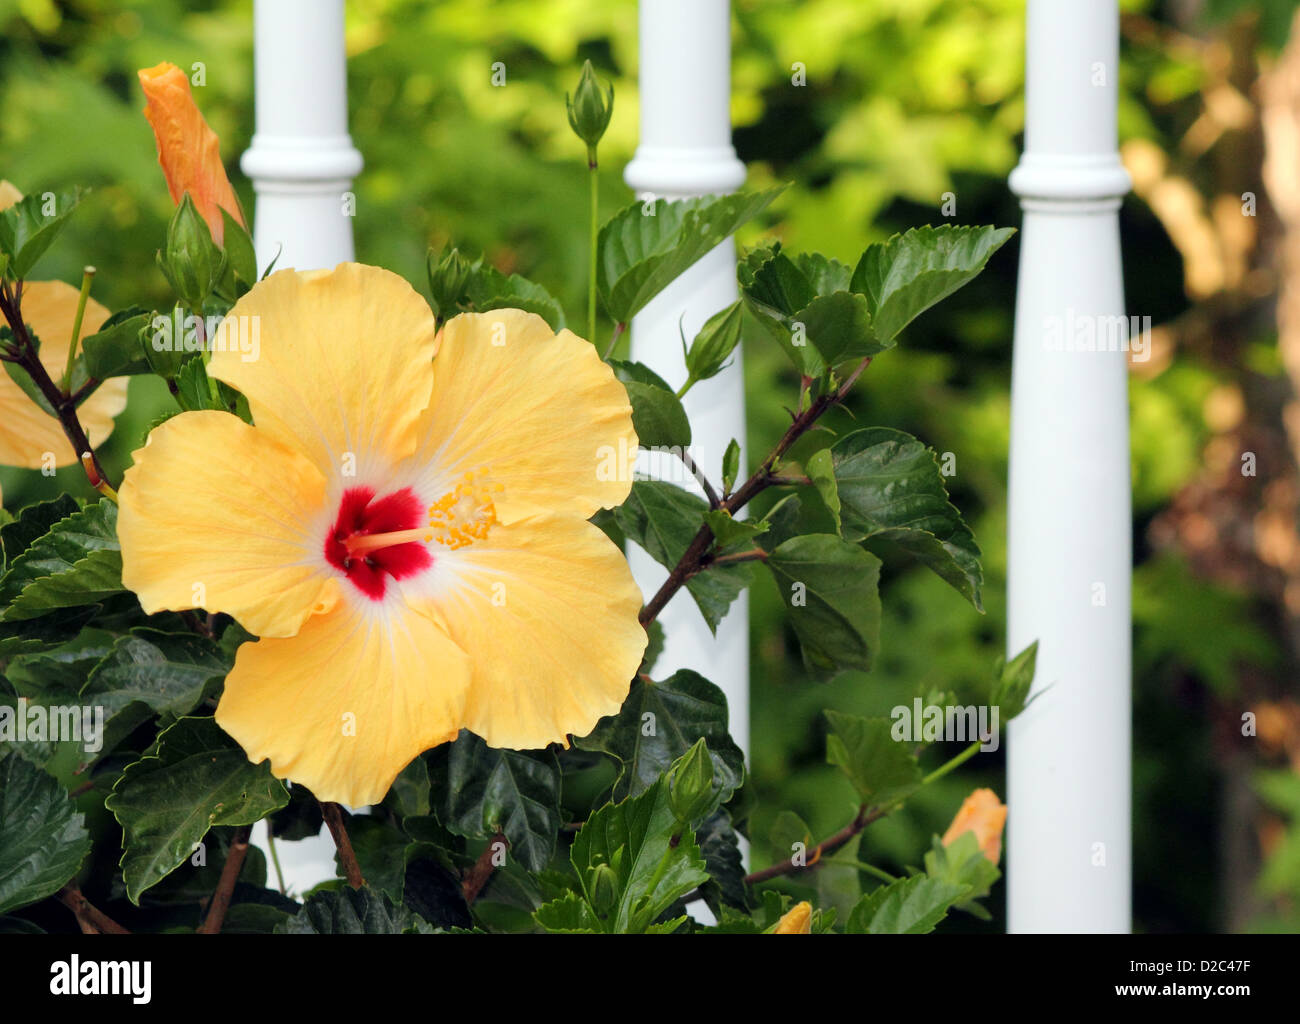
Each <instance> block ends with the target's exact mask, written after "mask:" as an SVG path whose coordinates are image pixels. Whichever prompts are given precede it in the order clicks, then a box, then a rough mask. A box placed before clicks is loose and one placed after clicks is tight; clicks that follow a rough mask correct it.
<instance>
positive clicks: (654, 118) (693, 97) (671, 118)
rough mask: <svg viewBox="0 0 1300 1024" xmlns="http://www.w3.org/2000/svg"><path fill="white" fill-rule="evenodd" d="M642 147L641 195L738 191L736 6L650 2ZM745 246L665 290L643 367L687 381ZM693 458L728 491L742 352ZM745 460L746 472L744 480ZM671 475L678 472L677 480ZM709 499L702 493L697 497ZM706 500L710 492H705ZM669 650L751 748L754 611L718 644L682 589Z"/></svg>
mask: <svg viewBox="0 0 1300 1024" xmlns="http://www.w3.org/2000/svg"><path fill="white" fill-rule="evenodd" d="M639 25H640V39H639V52H640V62H641V66H640V72H639V77H640V91H641V138H640V144H639V146H638V148H637V151H636V157H635V159H633V161H632V162H631V163H630V164H628V166H627V170H626V172H625V174H624V178H625V180H626V181H627V183H628V185H630V186H631V187H632V188H633V189H634V190H635V191H636V193H637V194H638V195H639V196H646V195H653V196H655V197H657V198H666V199H682V198H687V197H691V196H698V195H707V194H711V193H725V192H731V191H734V190H735V189H737V188H739V187H740V186H741V185H742V184H743V183H744V181H745V167H744V165H743V164H742V163H741V162H740V161H739V160H738V159H737V158H736V153H735V150H734V149H733V148H732V146H731V114H730V100H731V8H730V4H729V3H728V0H655V2H653V3H651V2H642V3H641V5H640V21H639ZM737 297H738V292H737V288H736V249H735V244H734V243H733V242H732V241H731V240H730V239H728V240H727V241H725V242H723V243H722V244H721V245H719V246H718V247H717V248H716V249H714V250H713V251H712V252H711V253H709V254H708V255H707V256H705V257H704V258H703V259H702V260H700V261H699V262H698V263H696V264H695V265H694V266H693V267H691V268H690V269H689V270H688V271H687V272H686V273H684V274H683V275H682V276H681V277H680V278H678V279H677V280H676V281H674V282H673V284H672V285H670V286H669V287H668V288H667V289H665V290H664V291H663V292H662V293H660V294H659V295H658V296H657V297H656V298H655V299H654V301H652V302H651V303H650V304H649V305H648V306H646V308H645V309H644V310H642V312H641V313H640V314H638V315H637V316H636V317H634V318H633V321H632V346H631V351H632V358H633V359H635V360H637V361H639V362H643V363H645V364H646V365H647V366H650V367H651V368H652V369H654V370H655V372H657V373H658V374H659V375H660V376H662V377H663V378H664V379H665V380H667V381H668V382H669V383H671V384H673V385H674V386H677V385H680V384H681V383H682V382H683V381H685V379H686V367H685V364H684V361H683V358H682V348H681V336H680V334H679V333H678V325H679V322H680V325H681V330H682V331H683V332H684V333H685V335H686V340H687V342H688V343H689V342H690V341H691V340H692V339H693V338H694V336H695V333H696V332H697V331H698V330H699V329H700V327H701V326H703V324H704V321H705V320H707V319H708V318H709V317H710V316H712V315H713V314H714V313H716V312H718V310H720V309H723V308H725V307H726V306H728V305H730V304H731V303H733V302H735V301H736V298H737ZM685 404H686V411H687V413H688V415H689V416H690V420H691V426H692V433H693V443H692V446H691V448H692V452H693V455H694V457H695V460H696V462H697V463H698V464H699V466H700V468H701V470H703V472H704V473H705V474H706V475H707V476H708V477H709V479H710V480H712V481H713V482H714V483H715V484H717V485H718V486H721V476H722V471H721V467H722V456H723V452H724V451H725V450H726V447H727V444H728V442H729V441H731V439H732V438H735V439H736V440H737V441H738V442H739V443H740V445H741V448H742V452H743V449H744V445H745V388H744V376H743V373H742V367H741V352H740V349H739V348H738V349H737V350H736V354H735V355H734V357H733V364H732V365H731V366H730V367H729V368H728V369H727V370H725V371H723V372H722V373H721V374H719V375H718V376H717V377H714V378H712V379H710V380H706V381H704V382H702V383H700V384H696V385H695V386H694V387H693V388H692V389H691V391H690V393H689V394H688V395H687V396H686V403H685ZM674 461H675V460H673V459H671V458H668V457H663V458H658V457H657V458H653V459H648V460H646V459H644V457H643V463H642V465H643V466H646V467H649V471H650V472H652V473H654V474H655V475H656V476H661V477H667V478H670V479H673V480H674V482H677V483H681V484H682V486H686V487H691V488H695V487H696V485H695V482H694V480H692V479H689V478H683V476H682V471H681V465H680V463H678V464H677V465H673V462H674ZM744 467H745V463H744V458H743V457H742V459H741V474H742V477H743V475H744ZM669 474H672V476H671V477H669ZM696 489H697V490H698V488H696ZM701 493H702V492H701ZM628 556H629V561H630V562H631V563H632V567H633V570H634V571H635V573H636V577H637V580H638V581H639V582H640V584H641V587H642V589H643V590H644V591H645V593H646V596H647V597H649V596H650V595H651V594H653V593H654V591H655V590H656V589H658V587H659V584H660V583H662V582H663V580H664V578H665V577H666V576H667V570H665V569H664V568H663V567H661V566H659V565H658V564H657V563H655V562H654V561H652V560H651V559H650V558H649V557H648V556H647V555H646V554H645V553H644V552H643V551H641V550H640V549H639V548H633V549H631V550H629V552H628ZM659 618H660V621H661V622H662V623H663V626H664V629H665V630H666V632H667V646H666V648H665V650H664V652H663V654H662V655H661V656H660V659H659V662H658V664H657V666H656V669H655V675H656V676H657V677H659V678H663V677H665V676H667V675H668V674H670V673H671V672H673V671H675V670H676V669H678V668H693V669H695V670H696V671H698V672H700V673H701V674H702V675H703V676H705V677H706V678H707V679H709V680H711V681H712V682H714V683H715V684H717V685H718V686H719V687H721V688H722V690H723V691H724V692H725V693H726V695H727V704H728V706H729V708H730V713H731V735H732V736H733V737H734V738H735V740H736V742H737V743H738V744H739V745H740V747H741V748H742V749H743V750H745V751H746V752H747V751H748V749H749V603H748V598H747V595H744V594H742V595H741V596H740V598H739V599H738V600H737V601H736V602H735V604H734V605H732V607H731V611H730V613H729V614H728V615H727V617H726V619H724V620H723V622H722V623H721V625H720V626H719V627H718V632H717V637H716V638H715V637H714V636H713V635H712V634H710V632H709V628H708V626H707V625H706V624H705V622H704V620H703V618H702V617H701V616H700V613H699V611H698V609H696V608H695V606H694V604H693V602H692V601H691V598H690V596H689V595H688V594H686V593H685V592H684V591H683V592H681V593H680V594H679V595H678V596H677V597H676V598H674V600H673V601H672V603H671V604H669V606H668V607H667V608H666V609H665V610H664V612H663V613H662V614H661V615H660V617H659Z"/></svg>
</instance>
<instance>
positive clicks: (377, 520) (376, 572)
mask: <svg viewBox="0 0 1300 1024" xmlns="http://www.w3.org/2000/svg"><path fill="white" fill-rule="evenodd" d="M425 518H426V516H425V508H424V506H423V505H422V504H421V503H420V499H419V498H417V497H416V496H415V492H414V491H412V490H411V489H410V488H409V487H403V488H402V489H401V490H400V491H394V492H393V493H392V494H386V495H384V497H382V498H379V499H378V500H376V499H375V492H374V489H373V488H370V487H352V488H349V489H348V490H346V491H344V492H343V500H342V501H341V502H339V514H338V518H337V519H336V520H335V521H334V527H333V529H331V530H330V532H329V535H328V536H327V537H326V538H325V560H326V561H328V562H329V563H330V565H332V566H334V567H335V568H336V569H341V570H342V571H343V572H344V573H345V574H346V575H347V578H348V579H349V580H351V581H352V583H353V585H355V586H356V588H357V589H358V590H360V591H361V592H362V593H363V594H365V595H366V597H368V598H370V599H371V600H372V601H378V600H380V599H382V598H383V596H384V591H385V590H386V588H387V584H388V577H389V576H391V577H392V578H393V579H395V580H401V579H405V578H406V577H408V576H414V575H415V574H416V573H418V572H420V571H421V570H422V569H427V568H429V566H431V565H433V555H431V554H430V553H429V549H428V547H426V546H425V545H424V544H422V543H420V541H418V540H416V541H411V542H409V543H406V544H391V545H388V546H386V547H377V548H374V549H372V550H366V551H363V552H358V553H355V554H354V553H352V551H351V550H350V549H349V541H353V542H354V544H355V541H356V539H357V538H360V537H364V536H367V535H369V534H377V533H394V532H397V531H399V530H413V529H415V528H416V527H419V526H421V525H423V524H424V520H425Z"/></svg>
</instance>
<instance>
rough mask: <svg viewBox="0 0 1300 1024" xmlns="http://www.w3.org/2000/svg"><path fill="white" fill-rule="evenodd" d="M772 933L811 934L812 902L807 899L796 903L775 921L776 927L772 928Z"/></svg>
mask: <svg viewBox="0 0 1300 1024" xmlns="http://www.w3.org/2000/svg"><path fill="white" fill-rule="evenodd" d="M772 934H773V935H811V934H812V904H811V903H809V902H808V901H807V900H804V901H803V902H802V903H796V904H795V905H794V906H793V907H791V908H790V910H789V911H788V912H787V913H786V914H785V916H783V917H782V918H781V920H779V921H777V923H776V927H775V928H773V929H772Z"/></svg>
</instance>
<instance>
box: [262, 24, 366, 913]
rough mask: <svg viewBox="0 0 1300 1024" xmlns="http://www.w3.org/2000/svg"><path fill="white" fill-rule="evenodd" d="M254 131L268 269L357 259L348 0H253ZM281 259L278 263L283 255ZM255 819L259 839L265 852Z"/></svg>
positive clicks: (322, 864)
mask: <svg viewBox="0 0 1300 1024" xmlns="http://www.w3.org/2000/svg"><path fill="white" fill-rule="evenodd" d="M253 44H254V83H255V92H256V115H257V131H256V133H255V134H254V135H253V139H252V143H251V145H250V147H249V149H248V150H247V152H245V153H244V156H243V159H242V160H241V161H240V166H241V167H242V168H243V171H244V173H245V174H247V175H248V176H249V178H251V179H252V181H253V189H254V191H255V192H256V194H257V206H256V210H255V215H254V218H253V240H254V245H255V247H256V249H257V264H258V270H259V271H260V272H265V270H266V268H267V266H268V265H269V264H270V262H271V261H272V260H273V259H275V260H276V264H275V267H276V269H277V270H283V269H286V268H289V267H293V268H296V269H298V270H311V269H317V268H329V267H333V266H334V265H336V264H338V263H342V262H345V261H348V260H351V259H352V258H353V250H352V214H353V212H354V209H355V200H354V199H353V197H352V191H351V190H352V179H353V177H354V176H355V175H357V174H359V173H360V171H361V154H360V153H359V152H357V150H356V149H355V148H354V147H353V145H352V139H351V138H350V137H349V135H348V108H347V56H346V50H345V49H344V42H343V0H256V3H255V4H254V8H253ZM277 255H278V258H277ZM266 830H267V823H266V822H265V821H261V822H258V823H257V825H256V826H255V827H254V829H253V842H254V844H255V845H256V846H258V847H260V848H261V849H262V851H263V852H264V853H266V854H267V863H268V870H267V873H268V875H269V878H268V882H269V884H271V885H275V884H276V879H275V871H274V868H272V867H271V866H270V849H269V846H268V845H267V841H266ZM276 852H277V853H278V855H279V858H280V865H281V867H282V868H283V870H284V876H285V882H286V883H287V885H288V887H289V889H290V890H291V891H292V892H293V893H294V894H296V895H301V894H302V893H303V892H305V891H306V890H307V889H310V888H311V887H312V886H314V885H316V884H318V883H319V882H323V881H325V880H326V879H330V878H334V877H335V875H336V873H337V872H336V869H335V865H334V843H333V840H332V839H331V838H330V835H329V831H328V830H327V829H326V828H325V827H324V826H322V827H321V831H320V834H319V835H317V836H315V837H313V838H310V839H304V840H301V841H298V842H286V841H284V840H280V841H278V842H277V843H276Z"/></svg>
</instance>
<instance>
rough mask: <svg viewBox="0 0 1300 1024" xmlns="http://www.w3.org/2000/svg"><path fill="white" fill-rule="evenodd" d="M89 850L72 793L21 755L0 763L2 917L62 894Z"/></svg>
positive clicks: (6, 758)
mask: <svg viewBox="0 0 1300 1024" xmlns="http://www.w3.org/2000/svg"><path fill="white" fill-rule="evenodd" d="M89 852H90V835H89V833H88V832H87V831H86V827H85V819H84V817H83V816H82V815H81V814H80V813H79V812H78V811H77V808H76V806H75V805H74V804H73V802H72V801H71V800H70V799H69V798H68V791H67V790H66V789H64V788H63V786H61V785H60V784H59V782H58V781H57V780H56V779H55V778H54V777H53V776H50V775H47V774H46V773H45V772H44V771H42V770H41V769H40V768H38V767H36V766H35V765H34V764H31V763H30V762H29V761H27V760H25V759H24V758H22V757H19V756H18V755H17V754H12V753H11V754H8V755H6V756H5V757H4V758H3V759H0V914H3V913H6V912H8V911H10V910H13V909H15V908H16V907H23V906H26V905H27V904H29V903H37V902H39V901H41V900H43V899H45V898H46V897H47V896H51V895H53V894H54V893H56V892H58V891H59V889H61V888H62V887H63V885H64V884H65V883H66V882H67V881H68V880H69V879H70V878H72V877H73V876H74V875H76V873H77V871H78V869H80V867H81V862H82V860H84V859H85V856H86V854H87V853H89Z"/></svg>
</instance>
